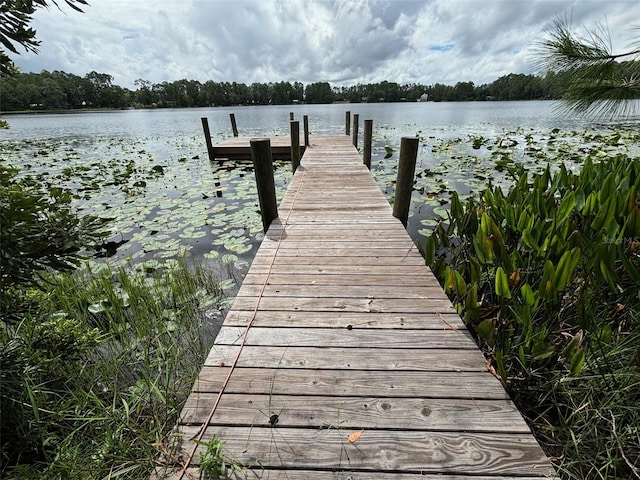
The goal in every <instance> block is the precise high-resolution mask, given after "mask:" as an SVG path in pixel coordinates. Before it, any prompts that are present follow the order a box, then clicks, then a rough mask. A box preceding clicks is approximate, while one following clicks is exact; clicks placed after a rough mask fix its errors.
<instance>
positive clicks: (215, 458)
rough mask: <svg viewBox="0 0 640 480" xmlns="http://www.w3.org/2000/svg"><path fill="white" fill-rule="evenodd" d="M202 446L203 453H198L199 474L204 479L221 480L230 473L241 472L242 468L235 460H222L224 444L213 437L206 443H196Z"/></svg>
mask: <svg viewBox="0 0 640 480" xmlns="http://www.w3.org/2000/svg"><path fill="white" fill-rule="evenodd" d="M198 443H199V445H202V446H204V451H203V452H201V453H200V467H199V468H200V472H201V473H202V474H204V475H205V476H206V478H212V479H223V478H228V475H229V474H231V473H239V472H243V471H244V468H243V467H242V465H240V464H239V463H238V462H237V461H235V460H230V461H229V460H226V459H225V458H224V453H223V450H224V446H225V442H224V441H223V440H221V439H220V438H218V437H216V436H215V435H214V436H213V437H212V438H211V440H209V441H208V442H198Z"/></svg>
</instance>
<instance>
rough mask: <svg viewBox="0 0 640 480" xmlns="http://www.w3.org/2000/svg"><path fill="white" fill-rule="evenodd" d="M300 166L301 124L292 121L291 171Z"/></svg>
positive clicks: (294, 171)
mask: <svg viewBox="0 0 640 480" xmlns="http://www.w3.org/2000/svg"><path fill="white" fill-rule="evenodd" d="M299 166H300V122H299V121H291V171H292V172H293V173H296V170H297V169H298V167H299Z"/></svg>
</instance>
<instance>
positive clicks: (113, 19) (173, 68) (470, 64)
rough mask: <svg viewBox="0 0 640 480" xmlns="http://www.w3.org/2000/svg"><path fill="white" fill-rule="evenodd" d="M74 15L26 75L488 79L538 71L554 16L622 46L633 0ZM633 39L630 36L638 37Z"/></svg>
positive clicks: (637, 9) (314, 4)
mask: <svg viewBox="0 0 640 480" xmlns="http://www.w3.org/2000/svg"><path fill="white" fill-rule="evenodd" d="M89 2H90V4H91V5H90V6H89V7H87V8H86V9H85V13H83V14H80V13H77V12H75V11H73V10H72V9H70V8H69V7H67V6H66V5H65V4H64V2H63V1H62V0H58V3H59V4H60V5H61V9H58V8H56V7H55V6H54V7H51V8H49V9H41V10H39V11H37V12H36V14H35V15H34V23H33V26H34V28H35V29H36V30H37V38H38V39H39V40H40V41H41V42H42V45H41V47H40V52H39V54H38V55H34V54H32V53H22V54H21V55H20V56H13V58H15V60H16V64H17V65H18V66H20V67H21V68H22V70H23V71H25V72H29V71H31V72H39V71H41V70H43V69H44V70H50V71H52V70H62V71H65V72H68V73H74V74H76V75H80V76H84V75H85V74H86V73H88V72H90V71H94V70H95V71H97V72H99V73H108V74H110V75H112V76H113V77H114V83H116V84H118V85H121V86H124V87H128V88H135V87H134V81H135V80H136V79H145V80H149V81H151V82H153V83H159V82H163V81H174V80H179V79H182V78H186V79H190V80H200V81H202V82H204V81H206V80H214V81H236V82H241V83H246V84H249V83H252V82H277V81H290V82H294V81H300V82H303V83H304V84H308V83H311V82H317V81H328V82H330V83H331V84H332V85H347V86H348V85H354V84H356V83H370V82H379V81H382V80H388V81H395V82H398V83H401V84H406V83H412V82H416V83H423V84H433V83H445V84H450V85H454V84H455V83H456V82H458V81H473V82H474V83H475V84H476V85H480V84H483V83H489V82H492V81H493V80H495V79H497V78H498V77H500V76H502V75H506V74H508V73H535V72H534V71H533V70H532V67H531V51H532V48H533V44H534V42H535V40H536V39H540V38H541V35H542V34H543V32H544V30H545V28H546V27H548V26H549V24H550V23H551V22H552V21H553V20H554V19H555V18H557V17H558V16H563V17H564V16H566V17H569V18H571V21H572V25H573V26H575V27H576V29H577V30H579V31H582V32H583V33H584V28H583V27H584V26H588V27H595V26H597V25H598V24H603V23H605V22H606V24H607V25H608V27H609V30H610V31H611V39H612V43H613V48H614V50H616V51H621V50H624V48H625V47H627V46H628V45H629V43H630V41H631V36H632V33H633V31H632V30H631V29H630V28H631V27H633V26H634V25H635V26H639V25H640V2H639V1H638V0H606V1H605V0H89ZM635 33H636V34H637V33H638V31H637V30H636V32H635Z"/></svg>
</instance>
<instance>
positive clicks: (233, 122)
mask: <svg viewBox="0 0 640 480" xmlns="http://www.w3.org/2000/svg"><path fill="white" fill-rule="evenodd" d="M229 118H230V119H231V129H232V130H233V136H234V137H237V136H238V126H237V125H236V115H235V114H234V113H230V114H229Z"/></svg>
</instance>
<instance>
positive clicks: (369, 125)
mask: <svg viewBox="0 0 640 480" xmlns="http://www.w3.org/2000/svg"><path fill="white" fill-rule="evenodd" d="M363 141H364V145H363V147H364V151H363V152H362V163H364V164H365V165H366V166H367V168H368V169H369V170H371V142H372V141H373V120H365V121H364V140H363Z"/></svg>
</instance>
